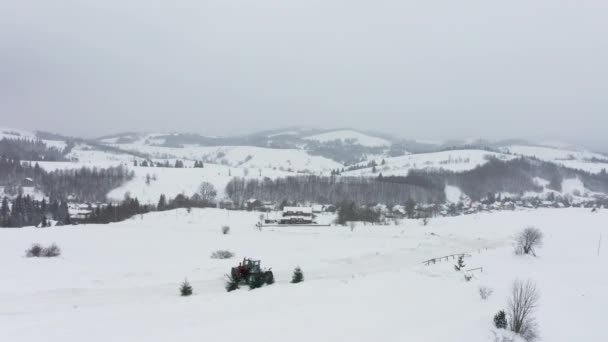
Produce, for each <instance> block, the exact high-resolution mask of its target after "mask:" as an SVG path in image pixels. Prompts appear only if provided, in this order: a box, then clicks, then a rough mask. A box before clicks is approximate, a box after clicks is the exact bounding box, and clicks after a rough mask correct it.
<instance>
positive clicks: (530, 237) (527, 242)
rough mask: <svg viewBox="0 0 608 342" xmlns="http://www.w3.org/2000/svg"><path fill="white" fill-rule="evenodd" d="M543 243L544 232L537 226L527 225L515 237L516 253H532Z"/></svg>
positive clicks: (534, 253)
mask: <svg viewBox="0 0 608 342" xmlns="http://www.w3.org/2000/svg"><path fill="white" fill-rule="evenodd" d="M542 245H543V232H542V231H541V230H540V229H538V228H536V227H527V228H526V229H524V230H523V231H522V232H521V233H519V234H518V235H517V236H516V237H515V254H532V255H534V256H536V248H539V247H542Z"/></svg>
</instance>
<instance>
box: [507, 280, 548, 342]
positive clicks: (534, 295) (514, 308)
mask: <svg viewBox="0 0 608 342" xmlns="http://www.w3.org/2000/svg"><path fill="white" fill-rule="evenodd" d="M539 301H540V294H539V292H538V290H537V289H536V285H535V284H534V283H533V282H532V281H530V280H528V281H526V282H522V281H520V280H516V281H515V282H514V283H513V288H512V290H511V298H510V299H509V308H508V313H509V328H510V329H511V331H513V332H514V333H516V334H519V335H520V336H521V337H523V338H524V339H525V340H526V341H533V340H535V339H536V338H537V337H538V326H537V324H536V319H535V318H534V311H535V310H536V308H537V307H538V302H539Z"/></svg>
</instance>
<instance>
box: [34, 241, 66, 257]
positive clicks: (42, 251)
mask: <svg viewBox="0 0 608 342" xmlns="http://www.w3.org/2000/svg"><path fill="white" fill-rule="evenodd" d="M60 255H61V249H60V248H59V246H57V245H56V244H52V245H50V246H49V247H42V246H41V245H40V244H37V243H35V244H33V245H32V247H30V248H29V249H28V250H26V251H25V256H26V257H28V258H39V257H45V258H53V257H58V256H60Z"/></svg>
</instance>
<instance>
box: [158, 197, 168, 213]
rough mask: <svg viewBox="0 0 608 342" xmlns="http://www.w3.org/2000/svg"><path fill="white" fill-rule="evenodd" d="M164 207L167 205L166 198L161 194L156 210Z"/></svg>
mask: <svg viewBox="0 0 608 342" xmlns="http://www.w3.org/2000/svg"><path fill="white" fill-rule="evenodd" d="M166 207H167V198H166V197H165V194H161V195H160V199H159V200H158V205H157V206H156V208H157V209H158V210H165V208H166Z"/></svg>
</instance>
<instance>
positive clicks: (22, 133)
mask: <svg viewBox="0 0 608 342" xmlns="http://www.w3.org/2000/svg"><path fill="white" fill-rule="evenodd" d="M4 138H6V139H27V140H40V141H42V142H43V143H44V144H45V145H46V146H47V147H54V148H56V149H58V150H59V151H62V150H63V149H64V148H65V147H66V146H67V144H66V142H65V141H58V140H44V139H38V136H37V135H36V133H35V132H31V131H26V130H22V129H15V128H8V127H0V140H2V139H4Z"/></svg>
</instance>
